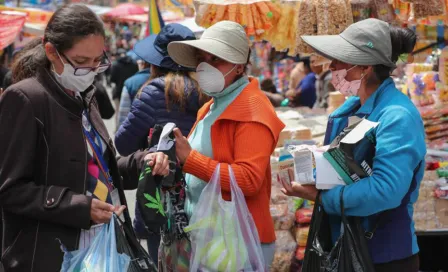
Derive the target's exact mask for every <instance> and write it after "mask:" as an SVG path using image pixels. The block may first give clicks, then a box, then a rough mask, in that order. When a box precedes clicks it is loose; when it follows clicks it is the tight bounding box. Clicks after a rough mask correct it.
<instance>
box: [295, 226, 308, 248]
mask: <svg viewBox="0 0 448 272" xmlns="http://www.w3.org/2000/svg"><path fill="white" fill-rule="evenodd" d="M309 232H310V226H309V225H308V226H305V227H301V226H298V227H297V228H296V241H297V244H298V245H299V246H301V247H306V242H307V240H308V233H309Z"/></svg>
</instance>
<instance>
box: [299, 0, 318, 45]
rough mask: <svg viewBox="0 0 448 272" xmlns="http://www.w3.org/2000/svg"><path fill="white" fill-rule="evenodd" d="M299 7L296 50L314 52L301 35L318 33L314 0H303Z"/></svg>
mask: <svg viewBox="0 0 448 272" xmlns="http://www.w3.org/2000/svg"><path fill="white" fill-rule="evenodd" d="M299 3H300V6H299V9H298V11H299V12H298V25H297V35H296V52H298V53H312V52H313V49H312V48H311V47H309V46H308V45H307V44H306V43H305V42H304V41H303V40H302V38H301V37H300V36H304V35H317V14H316V6H315V4H314V0H301V1H299Z"/></svg>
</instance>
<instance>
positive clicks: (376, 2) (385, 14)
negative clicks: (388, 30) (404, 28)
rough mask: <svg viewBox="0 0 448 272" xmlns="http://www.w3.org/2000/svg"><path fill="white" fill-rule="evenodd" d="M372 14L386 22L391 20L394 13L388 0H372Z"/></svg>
mask: <svg viewBox="0 0 448 272" xmlns="http://www.w3.org/2000/svg"><path fill="white" fill-rule="evenodd" d="M373 16H374V17H376V18H378V19H380V20H383V21H386V22H392V21H393V20H394V19H395V15H394V10H393V7H392V5H391V4H390V3H389V0H373Z"/></svg>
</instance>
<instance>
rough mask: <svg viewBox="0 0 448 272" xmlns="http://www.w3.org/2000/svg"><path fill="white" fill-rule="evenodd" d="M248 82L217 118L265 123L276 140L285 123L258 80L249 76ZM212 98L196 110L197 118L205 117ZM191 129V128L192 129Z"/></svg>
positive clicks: (218, 119)
mask: <svg viewBox="0 0 448 272" xmlns="http://www.w3.org/2000/svg"><path fill="white" fill-rule="evenodd" d="M249 81H250V82H249V84H248V85H247V86H246V87H245V88H244V89H243V91H241V93H240V94H239V95H238V96H237V97H236V98H235V100H233V102H232V103H231V104H230V105H229V106H228V107H227V108H226V109H225V110H224V112H223V113H222V114H221V115H220V116H219V117H218V118H217V120H216V122H218V121H220V120H231V121H237V122H257V123H261V124H264V125H266V126H267V127H268V128H269V129H270V130H271V132H272V135H273V137H274V139H275V140H276V141H277V139H278V136H279V134H280V132H281V131H282V129H283V128H284V127H285V125H284V124H283V123H282V122H281V121H280V119H279V118H278V117H277V114H276V113H275V110H274V108H273V107H272V104H271V102H269V99H268V98H267V97H266V95H265V94H264V93H263V92H262V91H260V89H259V88H258V86H259V84H258V80H257V79H255V78H249ZM212 104H213V100H210V101H209V102H207V103H206V104H205V105H204V106H203V107H202V108H201V109H200V110H199V112H198V120H202V119H204V118H205V116H206V115H207V113H208V112H209V111H210V106H211V105H212ZM192 131H193V130H192Z"/></svg>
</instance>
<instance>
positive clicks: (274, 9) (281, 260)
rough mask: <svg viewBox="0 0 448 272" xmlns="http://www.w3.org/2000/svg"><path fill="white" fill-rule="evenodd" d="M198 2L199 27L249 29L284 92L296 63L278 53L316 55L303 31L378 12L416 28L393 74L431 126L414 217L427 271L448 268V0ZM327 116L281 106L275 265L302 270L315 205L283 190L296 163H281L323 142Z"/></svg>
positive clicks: (263, 71)
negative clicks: (410, 48) (301, 147)
mask: <svg viewBox="0 0 448 272" xmlns="http://www.w3.org/2000/svg"><path fill="white" fill-rule="evenodd" d="M194 3H195V7H196V10H197V15H196V22H197V23H198V25H200V26H203V27H209V26H210V25H212V24H214V23H216V22H218V21H221V20H232V21H235V22H238V23H240V24H242V25H243V26H244V27H245V30H246V34H247V36H248V38H249V40H250V42H251V43H253V49H254V50H253V51H255V53H253V54H255V56H253V57H252V60H253V62H254V63H255V64H256V66H257V71H256V72H257V76H258V77H260V78H264V77H273V78H274V79H275V81H276V86H277V89H279V90H284V89H285V85H287V82H288V74H289V71H290V69H291V65H293V63H294V62H293V61H292V60H288V59H283V60H281V61H272V60H273V58H272V54H271V51H273V50H275V51H281V52H285V53H287V54H288V55H290V56H297V55H309V54H310V53H312V51H311V49H310V48H309V47H308V46H307V45H306V44H305V43H304V42H303V41H302V40H301V38H300V36H301V35H332V34H339V33H340V32H342V31H343V30H344V29H345V28H347V27H348V26H349V25H350V24H352V23H353V22H357V21H360V20H363V19H367V18H372V17H375V18H378V19H381V20H383V21H387V22H389V23H391V24H393V25H399V26H407V27H410V28H412V29H414V30H415V31H416V33H417V35H418V41H417V45H416V48H415V54H411V55H410V56H402V57H401V60H402V62H401V63H399V65H398V66H399V67H400V68H402V70H400V69H397V70H396V71H395V72H394V76H395V79H396V83H397V85H398V86H399V87H400V88H401V89H402V90H403V92H404V93H405V94H407V95H409V97H410V99H412V101H413V102H414V103H415V105H416V106H417V107H418V109H419V110H420V112H421V115H422V118H423V120H424V124H425V131H426V140H427V146H428V156H427V161H428V162H429V164H428V171H427V173H426V174H425V177H424V178H423V181H422V185H421V188H420V198H419V200H418V202H417V203H416V204H415V215H414V220H415V222H416V225H415V229H416V231H417V235H418V239H419V244H420V250H421V253H420V256H421V269H422V270H423V271H438V270H443V269H444V270H448V268H447V264H446V257H447V256H448V255H446V252H448V249H447V248H446V247H444V248H443V247H442V248H441V245H440V241H447V237H448V236H447V235H448V227H447V225H446V224H447V223H448V196H447V195H448V184H447V181H446V178H447V177H448V175H446V171H448V170H447V169H448V166H447V163H446V162H447V161H448V152H447V151H448V144H447V141H448V125H447V124H448V110H447V108H448V107H447V103H448V95H447V94H448V76H447V75H448V48H447V49H444V50H435V51H434V48H443V47H444V46H445V44H446V42H445V41H446V40H447V39H448V27H447V25H448V23H447V18H448V17H447V13H446V12H447V10H448V7H447V4H448V3H447V2H446V1H445V0H425V1H421V0H402V1H400V0H290V1H286V0H278V1H263V0H253V1H252V0H227V1H214V0H196V1H194ZM329 100H331V102H330V104H331V109H330V110H329V112H331V111H332V110H334V109H335V108H337V107H338V106H339V105H341V104H342V103H343V102H344V100H345V98H344V97H343V96H341V95H340V94H339V93H338V94H334V95H330V97H329ZM327 114H328V112H327V113H319V112H316V111H315V110H314V111H313V110H308V113H306V111H305V112H304V111H303V109H302V110H301V109H279V110H278V115H279V116H280V118H281V119H282V120H283V121H284V122H285V123H286V125H287V127H286V128H285V130H284V131H283V132H282V133H281V137H280V141H279V145H278V147H277V149H276V151H275V152H274V154H273V156H272V160H271V166H272V171H273V175H272V176H273V180H272V184H273V188H272V201H271V202H272V203H271V213H272V216H273V220H274V224H275V226H276V232H277V237H278V240H277V252H276V256H275V261H274V264H273V269H272V270H273V271H288V270H289V269H292V270H291V271H299V270H298V267H297V266H295V264H297V263H299V262H297V261H300V260H303V254H304V248H303V246H304V243H303V241H304V240H305V241H306V235H307V225H306V224H307V223H306V222H304V221H303V218H307V216H308V215H309V209H310V207H311V206H312V203H305V204H304V203H301V202H300V200H297V199H293V200H292V199H287V198H285V197H284V196H282V195H281V193H279V188H278V187H279V182H278V181H279V179H281V178H282V174H281V173H280V172H281V170H280V169H285V167H290V166H291V165H289V166H288V165H287V164H282V165H280V164H281V156H282V155H281V154H282V152H284V151H285V150H286V148H285V147H287V146H289V145H297V144H303V143H306V144H319V143H322V141H323V133H325V129H326V118H327V116H328V115H327ZM409 133H411V132H409ZM289 163H290V162H289ZM286 175H288V174H287V173H286ZM280 186H281V185H280ZM297 210H299V211H297ZM296 213H297V214H298V215H297V216H295V214H296ZM305 243H306V242H305ZM445 244H447V243H446V242H445ZM292 251H293V252H295V253H296V254H293V253H291V252H292ZM291 266H292V268H291Z"/></svg>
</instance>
